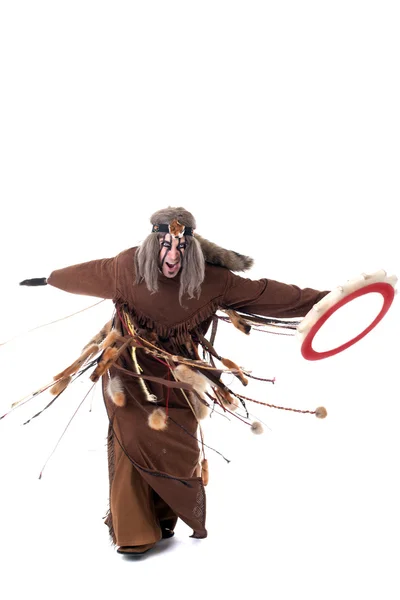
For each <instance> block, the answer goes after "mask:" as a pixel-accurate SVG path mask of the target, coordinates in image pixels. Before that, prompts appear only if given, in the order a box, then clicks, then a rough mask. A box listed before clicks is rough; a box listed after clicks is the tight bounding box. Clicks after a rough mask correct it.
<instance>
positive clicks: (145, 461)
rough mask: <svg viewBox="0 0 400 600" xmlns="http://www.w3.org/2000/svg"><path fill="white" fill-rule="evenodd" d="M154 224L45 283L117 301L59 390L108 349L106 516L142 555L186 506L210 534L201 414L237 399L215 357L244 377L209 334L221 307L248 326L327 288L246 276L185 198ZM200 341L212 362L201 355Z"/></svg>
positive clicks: (189, 517) (199, 529) (103, 358)
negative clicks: (201, 231) (201, 229)
mask: <svg viewBox="0 0 400 600" xmlns="http://www.w3.org/2000/svg"><path fill="white" fill-rule="evenodd" d="M151 224H152V231H151V233H150V234H149V235H148V237H147V238H146V239H145V241H144V242H143V244H142V245H141V246H140V247H138V248H131V249H129V250H126V251H124V252H122V253H120V254H119V255H117V256H116V257H114V258H109V259H102V260H94V261H90V262H87V263H83V264H79V265H74V266H71V267H66V268H64V269H60V270H57V271H53V272H52V273H51V275H50V277H49V278H48V279H47V281H46V280H45V281H43V282H42V283H48V284H50V285H53V286H55V287H57V288H60V289H62V290H65V291H67V292H72V293H76V294H86V295H91V296H96V297H100V298H109V299H112V300H113V302H114V305H115V314H114V317H113V320H112V323H110V324H109V325H108V326H106V327H105V328H103V330H102V333H101V335H99V336H97V337H96V338H94V339H93V340H91V343H89V344H88V345H87V346H86V347H85V349H84V352H83V354H82V356H81V357H80V359H79V360H78V361H77V362H76V363H74V366H73V368H70V369H69V370H68V369H67V370H65V371H64V372H63V373H61V374H59V375H58V376H57V377H56V378H55V379H57V383H56V385H55V389H54V390H53V393H59V392H60V391H62V389H63V387H65V386H66V385H67V384H68V382H69V381H70V377H71V374H72V373H74V372H76V371H77V369H78V367H79V366H81V365H82V364H85V361H87V360H89V359H90V358H91V357H93V356H94V355H96V353H98V352H99V351H100V353H101V354H100V356H99V358H98V359H97V360H96V365H97V366H96V368H95V370H94V372H93V373H92V375H91V379H92V380H93V381H96V380H97V379H98V378H99V377H100V376H102V382H103V393H104V399H105V405H106V409H107V414H108V417H109V423H110V426H109V434H108V460H109V478H110V510H109V513H108V516H107V518H106V524H107V525H108V527H109V531H110V535H111V537H112V540H113V542H114V544H115V545H116V546H117V547H118V550H117V551H118V552H120V553H122V554H133V555H138V554H143V553H144V552H147V551H148V550H149V549H151V548H152V547H153V546H154V545H155V544H156V543H157V542H158V541H159V540H160V539H161V538H163V537H171V536H172V535H173V533H174V527H175V525H176V522H177V519H178V517H179V518H181V519H182V520H183V521H184V522H185V523H187V524H188V525H189V526H190V527H192V529H193V537H196V538H205V537H206V536H207V531H206V528H205V520H206V506H205V490H204V484H205V483H206V480H207V461H206V460H203V461H202V462H200V460H201V456H200V454H201V453H200V447H199V440H198V434H199V420H200V419H201V418H204V416H206V415H207V414H208V410H209V407H210V406H211V405H212V403H213V402H215V403H216V404H219V405H220V406H221V407H223V408H224V410H234V409H235V408H236V404H235V402H237V401H236V400H235V397H234V395H233V394H232V393H231V390H229V389H228V388H227V387H226V386H225V385H224V384H223V383H222V381H221V378H220V375H221V371H222V369H220V370H218V369H217V368H216V367H215V362H214V359H218V360H220V361H222V363H223V365H224V366H225V367H228V368H232V369H233V372H234V373H235V375H236V376H237V377H238V378H239V379H241V380H242V382H243V383H245V378H244V375H243V373H241V371H240V369H239V368H238V367H236V365H234V363H232V362H231V361H229V360H227V359H223V358H221V357H220V356H219V355H218V353H217V352H216V350H215V349H214V347H213V345H212V343H211V342H210V340H207V339H206V338H205V334H206V332H207V330H208V329H209V327H210V325H211V323H212V321H213V319H215V314H216V312H217V311H218V310H219V309H220V310H226V311H228V314H229V315H230V317H231V319H232V320H233V321H235V322H236V324H237V325H238V326H239V327H240V328H243V329H244V330H245V332H248V324H247V323H246V320H245V318H244V319H243V318H242V317H243V316H244V317H245V316H246V315H261V316H268V317H283V318H289V317H302V316H305V315H306V314H307V312H308V311H309V310H310V309H311V308H312V306H313V305H314V304H315V303H316V302H318V301H319V300H320V299H321V298H322V297H323V296H324V295H325V294H326V293H327V292H319V291H316V290H313V289H310V288H306V289H299V288H298V287H296V286H293V285H286V284H284V283H279V282H277V281H273V280H267V279H261V280H259V281H252V280H250V279H245V278H242V277H240V276H238V275H235V274H234V273H233V272H234V271H245V270H246V269H249V268H250V267H251V265H252V260H251V259H250V258H249V257H247V256H243V255H241V254H238V253H236V252H233V251H230V250H225V249H223V248H220V247H218V246H217V245H215V244H213V243H211V242H209V241H207V240H205V239H203V238H201V237H200V236H199V235H197V234H195V232H194V230H195V228H196V222H195V219H194V217H193V215H192V214H191V213H190V212H188V211H186V210H185V209H184V208H174V207H168V208H166V209H163V210H160V211H158V212H156V213H155V214H153V215H152V217H151ZM29 281H31V282H32V281H33V280H27V281H26V282H23V283H25V284H29ZM236 311H240V313H241V315H242V317H240V316H238V314H237V313H236ZM199 345H200V346H202V347H203V349H204V352H205V353H206V355H208V357H209V360H208V361H204V360H203V361H202V360H201V359H200V356H199V353H198V346H199ZM207 390H208V391H207ZM202 453H203V457H204V447H203V448H202Z"/></svg>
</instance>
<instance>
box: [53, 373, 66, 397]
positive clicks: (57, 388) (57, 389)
mask: <svg viewBox="0 0 400 600" xmlns="http://www.w3.org/2000/svg"><path fill="white" fill-rule="evenodd" d="M70 381H71V377H64V379H60V381H57V383H55V384H54V385H53V387H52V388H51V389H50V394H53V396H57V395H58V394H61V392H63V391H64V390H65V388H66V387H67V386H68V384H69V382H70Z"/></svg>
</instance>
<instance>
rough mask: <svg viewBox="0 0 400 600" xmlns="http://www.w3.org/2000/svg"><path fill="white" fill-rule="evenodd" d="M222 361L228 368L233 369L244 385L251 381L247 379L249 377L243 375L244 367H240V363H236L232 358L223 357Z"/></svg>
mask: <svg viewBox="0 0 400 600" xmlns="http://www.w3.org/2000/svg"><path fill="white" fill-rule="evenodd" d="M221 362H222V364H223V365H224V366H225V367H226V368H227V369H230V370H231V371H232V373H233V375H235V376H236V377H237V378H238V379H240V381H241V382H242V383H243V385H247V384H248V383H249V380H248V379H247V377H245V376H244V375H243V371H242V369H241V368H240V367H238V365H237V364H236V363H234V362H233V360H230V359H229V358H222V357H221Z"/></svg>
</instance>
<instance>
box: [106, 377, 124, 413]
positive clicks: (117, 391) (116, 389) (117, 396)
mask: <svg viewBox="0 0 400 600" xmlns="http://www.w3.org/2000/svg"><path fill="white" fill-rule="evenodd" d="M107 392H108V395H109V396H110V398H111V400H112V401H113V402H114V404H115V405H116V406H120V407H121V406H125V404H126V397H125V393H124V388H123V385H122V381H121V379H120V378H119V377H118V376H116V377H111V378H110V381H109V382H108V385H107Z"/></svg>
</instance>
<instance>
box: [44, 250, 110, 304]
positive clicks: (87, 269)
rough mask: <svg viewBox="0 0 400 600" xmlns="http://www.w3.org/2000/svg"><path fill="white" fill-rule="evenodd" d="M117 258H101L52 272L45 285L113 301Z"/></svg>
mask: <svg viewBox="0 0 400 600" xmlns="http://www.w3.org/2000/svg"><path fill="white" fill-rule="evenodd" d="M117 264H118V258H117V257H114V258H103V259H100V260H92V261H89V262H85V263H81V264H78V265H73V266H70V267H65V268H64V269H58V270H56V271H53V272H52V273H51V275H50V276H49V277H48V278H47V283H48V284H49V285H52V286H54V287H56V288H59V289H60V290H64V291H65V292H70V293H72V294H82V295H84V296H95V297H97V298H108V299H113V298H115V297H116V295H117Z"/></svg>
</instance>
